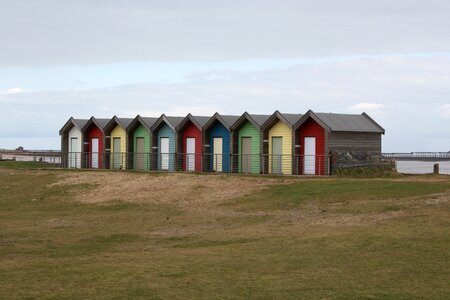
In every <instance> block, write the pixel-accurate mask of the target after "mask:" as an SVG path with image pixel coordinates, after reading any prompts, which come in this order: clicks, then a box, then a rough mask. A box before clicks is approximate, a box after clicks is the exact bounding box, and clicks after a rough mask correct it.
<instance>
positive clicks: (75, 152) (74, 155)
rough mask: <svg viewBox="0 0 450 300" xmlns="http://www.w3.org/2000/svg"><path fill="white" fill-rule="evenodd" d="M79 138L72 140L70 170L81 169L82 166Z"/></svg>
mask: <svg viewBox="0 0 450 300" xmlns="http://www.w3.org/2000/svg"><path fill="white" fill-rule="evenodd" d="M78 145H79V143H78V138H76V137H73V138H70V151H69V152H70V153H69V168H79V166H80V165H81V161H80V160H81V157H80V153H79V152H80V149H78V148H79V147H78Z"/></svg>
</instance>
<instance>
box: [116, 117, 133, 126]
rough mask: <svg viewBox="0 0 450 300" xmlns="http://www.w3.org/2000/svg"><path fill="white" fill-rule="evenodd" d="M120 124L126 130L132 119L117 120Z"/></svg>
mask: <svg viewBox="0 0 450 300" xmlns="http://www.w3.org/2000/svg"><path fill="white" fill-rule="evenodd" d="M118 119H119V121H120V122H122V124H123V125H124V126H125V128H127V127H128V126H129V125H130V124H131V122H133V120H134V119H130V118H118Z"/></svg>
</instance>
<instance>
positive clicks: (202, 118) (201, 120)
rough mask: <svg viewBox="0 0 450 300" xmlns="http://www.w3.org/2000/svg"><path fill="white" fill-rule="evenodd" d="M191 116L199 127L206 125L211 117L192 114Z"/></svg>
mask: <svg viewBox="0 0 450 300" xmlns="http://www.w3.org/2000/svg"><path fill="white" fill-rule="evenodd" d="M192 118H194V120H195V121H197V123H198V124H199V125H200V126H201V127H204V126H205V125H206V123H208V121H209V119H211V117H205V116H192Z"/></svg>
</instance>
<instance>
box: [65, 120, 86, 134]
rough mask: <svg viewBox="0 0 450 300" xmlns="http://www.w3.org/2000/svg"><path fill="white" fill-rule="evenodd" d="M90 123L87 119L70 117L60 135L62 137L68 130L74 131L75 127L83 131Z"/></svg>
mask: <svg viewBox="0 0 450 300" xmlns="http://www.w3.org/2000/svg"><path fill="white" fill-rule="evenodd" d="M88 121H89V120H87V119H74V118H73V117H70V119H69V120H67V122H66V123H65V124H64V126H63V127H62V128H61V129H60V130H59V134H60V135H61V134H63V133H64V132H66V131H67V130H70V129H72V127H73V126H75V127H77V128H78V129H79V130H81V129H82V128H83V127H84V125H86V123H87V122H88Z"/></svg>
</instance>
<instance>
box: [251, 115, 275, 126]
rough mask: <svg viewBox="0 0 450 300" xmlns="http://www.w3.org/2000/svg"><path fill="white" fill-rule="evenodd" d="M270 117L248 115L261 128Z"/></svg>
mask: <svg viewBox="0 0 450 300" xmlns="http://www.w3.org/2000/svg"><path fill="white" fill-rule="evenodd" d="M270 116H271V115H253V114H250V117H252V119H253V120H255V122H256V123H257V124H258V125H259V126H262V125H263V124H264V123H265V122H266V121H267V120H268V119H269V118H270Z"/></svg>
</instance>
